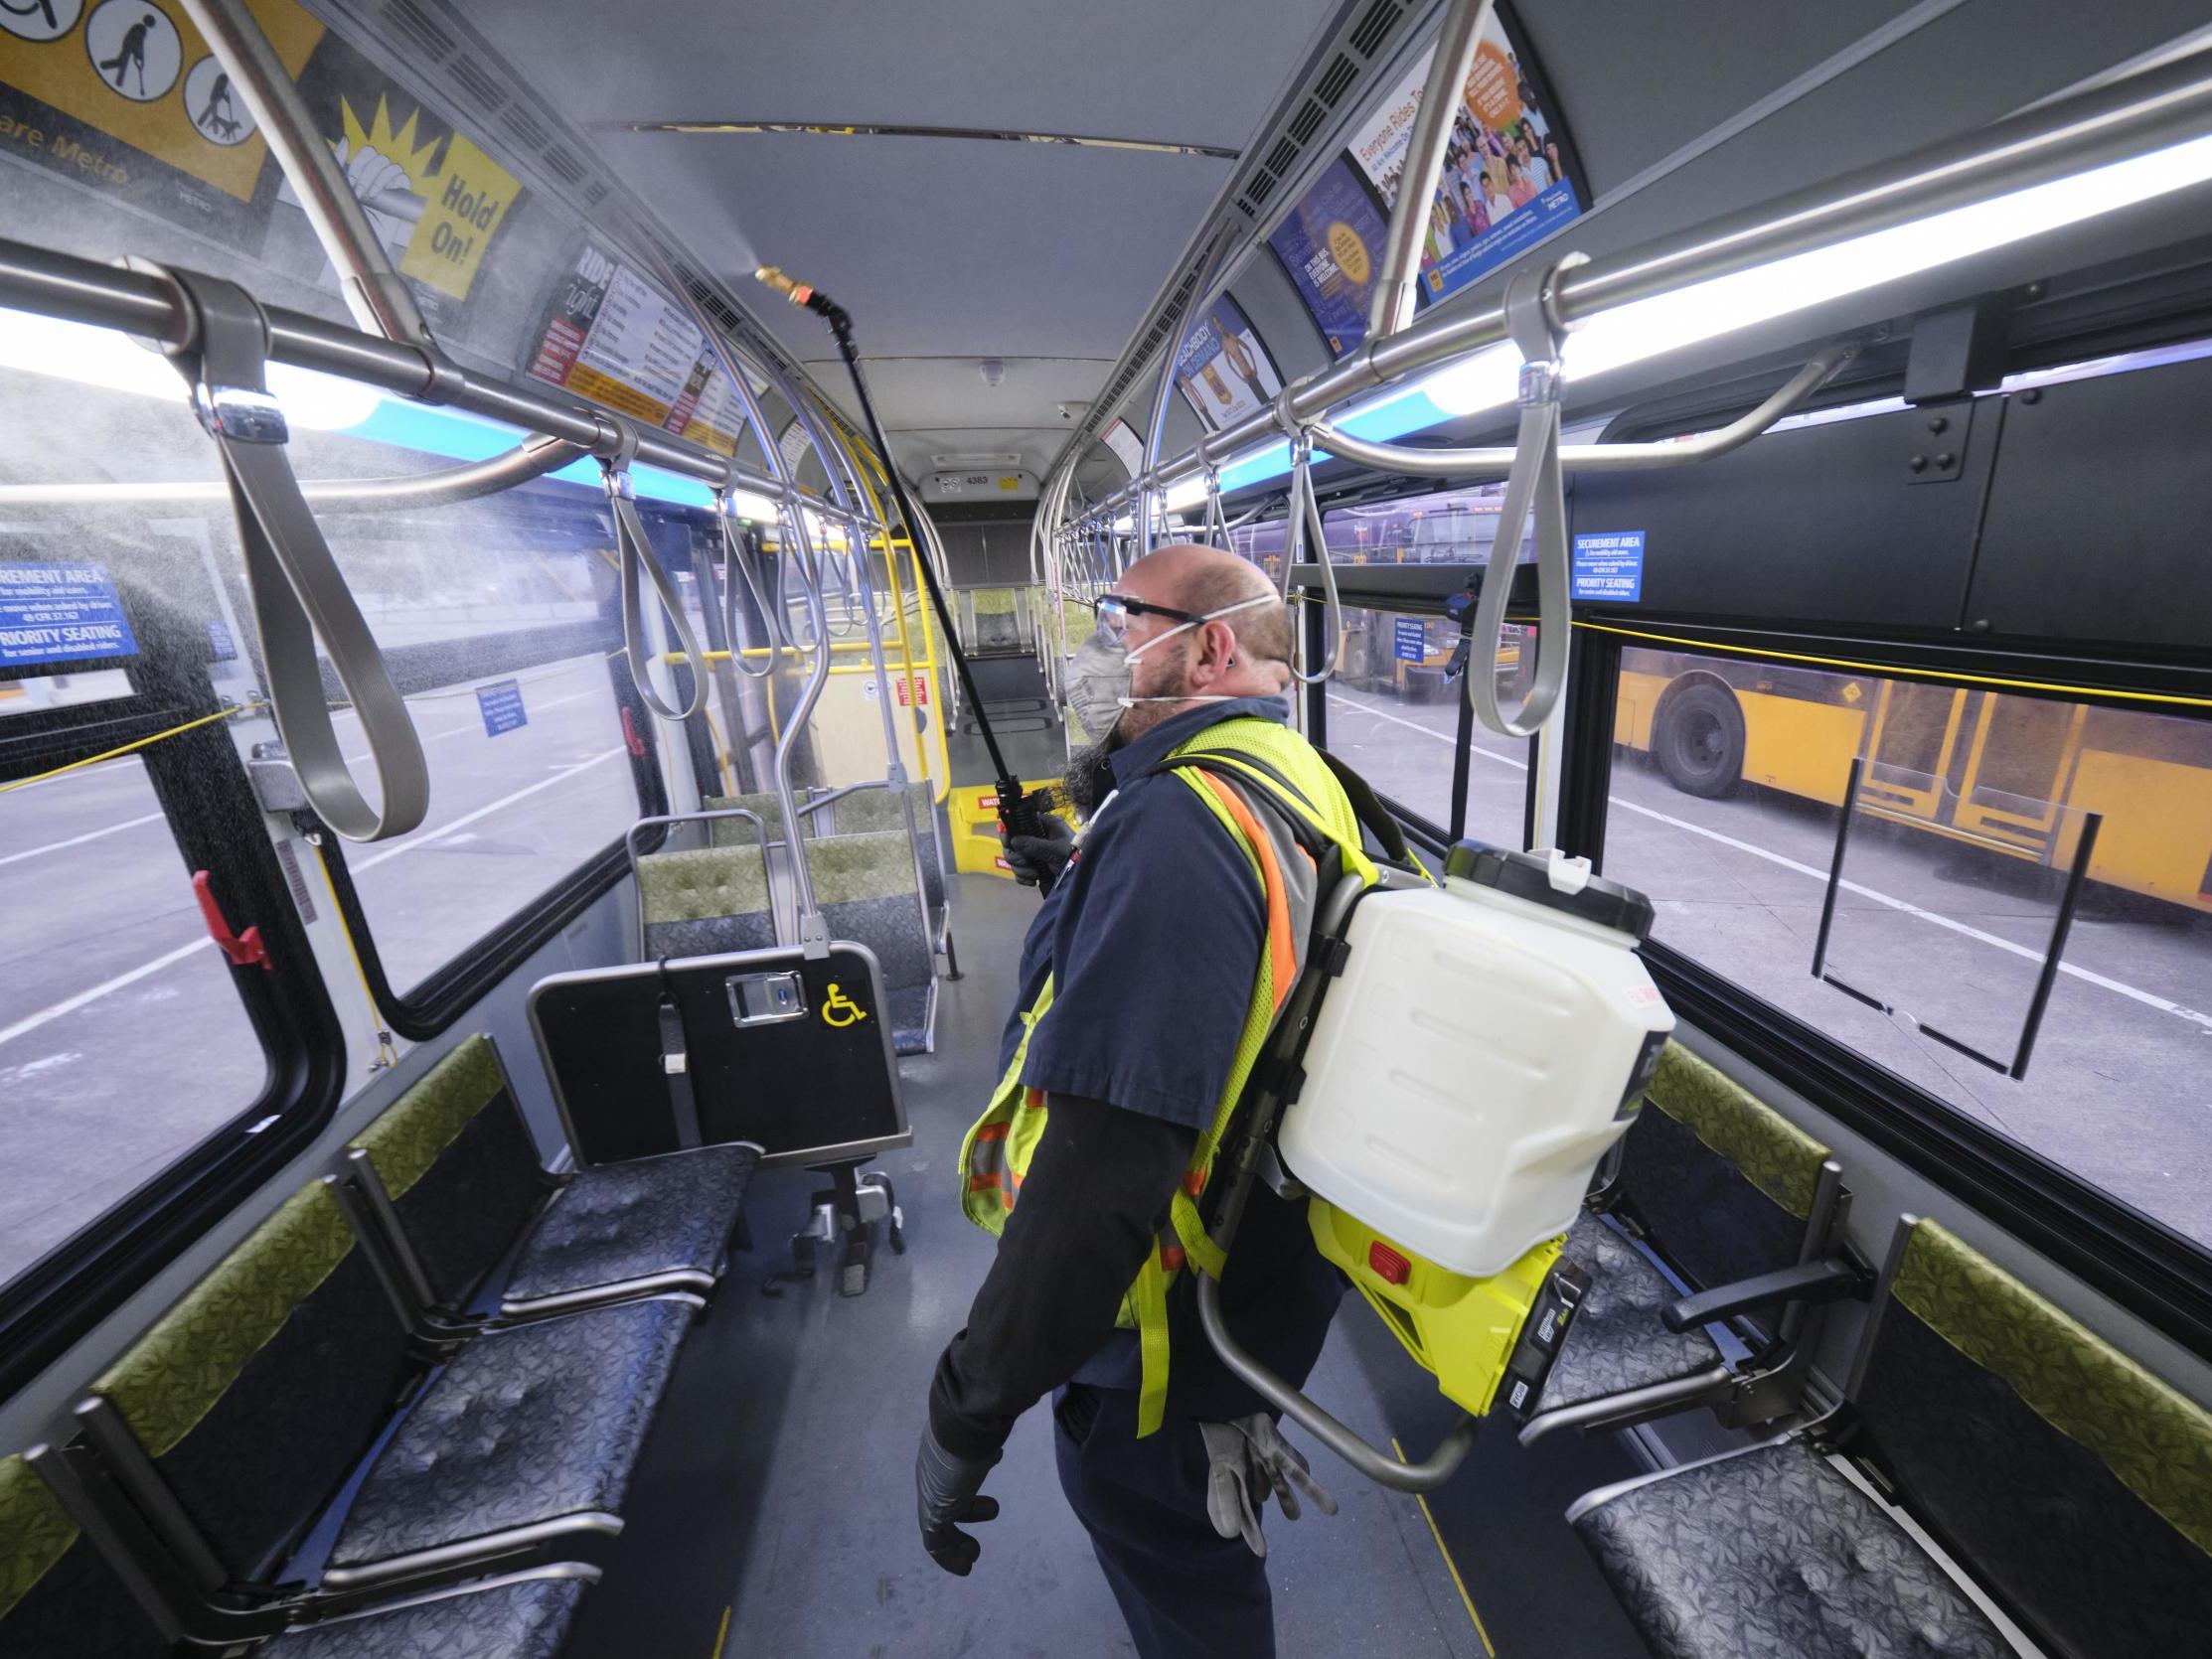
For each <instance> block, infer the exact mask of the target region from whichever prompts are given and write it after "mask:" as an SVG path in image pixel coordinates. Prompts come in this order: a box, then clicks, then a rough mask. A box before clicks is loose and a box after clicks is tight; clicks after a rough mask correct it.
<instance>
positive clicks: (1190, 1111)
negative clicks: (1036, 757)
mask: <svg viewBox="0 0 2212 1659" xmlns="http://www.w3.org/2000/svg"><path fill="white" fill-rule="evenodd" d="M1253 715H1257V716H1259V717H1260V718H1261V719H1265V720H1272V721H1274V722H1275V723H1276V724H1277V725H1281V724H1282V723H1283V722H1284V721H1285V720H1287V719H1288V718H1289V716H1290V710H1289V708H1288V707H1287V706H1286V705H1285V704H1284V702H1283V700H1282V699H1281V698H1280V697H1238V698H1236V699H1234V700H1233V701H1229V702H1211V703H1202V704H1200V705H1199V706H1198V707H1196V708H1192V709H1186V710H1185V711H1184V712H1183V713H1181V714H1177V715H1175V716H1173V717H1172V718H1170V719H1167V720H1163V721H1162V722H1161V723H1160V724H1159V725H1157V726H1155V727H1153V729H1152V730H1151V731H1148V732H1146V733H1145V735H1144V736H1142V737H1140V738H1138V739H1137V741H1136V742H1134V743H1132V744H1130V745H1129V746H1128V747H1127V748H1124V749H1117V750H1116V751H1115V752H1114V753H1113V754H1112V755H1110V756H1108V757H1107V764H1108V765H1109V766H1110V767H1111V768H1112V770H1113V776H1114V794H1113V796H1112V797H1111V799H1110V800H1109V801H1108V802H1107V803H1106V804H1105V805H1104V806H1103V807H1102V808H1101V810H1100V811H1099V812H1098V813H1097V814H1096V815H1095V816H1094V818H1093V820H1092V823H1091V824H1090V826H1089V828H1088V829H1086V830H1085V831H1084V834H1083V843H1082V846H1081V847H1080V848H1079V849H1078V850H1077V852H1076V854H1075V856H1074V857H1073V858H1072V859H1071V860H1070V861H1069V863H1068V865H1067V868H1066V870H1065V871H1064V872H1063V873H1062V874H1061V876H1060V879H1059V881H1058V882H1057V883H1056V884H1055V885H1054V886H1053V888H1052V891H1051V892H1050V893H1049V894H1047V895H1046V897H1045V900H1044V904H1043V907H1042V909H1040V910H1039V911H1038V913H1037V918H1036V920H1035V921H1034V922H1032V923H1030V924H1029V932H1028V937H1027V939H1025V940H1024V941H1023V945H1022V980H1021V982H1022V993H1021V999H1020V1001H1019V1002H1018V1003H1017V1004H1016V1010H1017V1011H1016V1013H1015V1015H1014V1017H1013V1018H1012V1019H1010V1020H1009V1021H1008V1022H1007V1028H1006V1032H1005V1035H1004V1036H1003V1037H1002V1038H1001V1039H1000V1048H999V1070H1000V1072H1001V1074H1002V1075H1003V1074H1004V1073H1005V1071H1006V1068H1007V1067H1008V1066H1009V1065H1011V1064H1012V1063H1013V1061H1014V1051H1015V1049H1016V1048H1017V1047H1018V1046H1019V1045H1020V1043H1021V1041H1022V1011H1023V1010H1026V1009H1027V1008H1028V1007H1029V1006H1030V1005H1031V1004H1032V1003H1033V1002H1035V1000H1036V998H1037V993H1038V992H1039V991H1041V990H1042V989H1043V988H1044V977H1045V975H1046V974H1047V973H1050V974H1051V975H1052V978H1053V994H1052V1007H1051V1011H1050V1012H1048V1013H1047V1014H1046V1015H1045V1017H1044V1019H1043V1021H1042V1023H1040V1024H1039V1025H1038V1026H1037V1028H1036V1034H1035V1035H1034V1036H1033V1037H1031V1038H1030V1040H1029V1054H1028V1059H1027V1063H1026V1064H1025V1065H1024V1066H1023V1068H1022V1081H1023V1082H1024V1083H1025V1084H1027V1086H1028V1087H1029V1088H1031V1089H1043V1090H1046V1091H1048V1092H1052V1093H1057V1094H1063V1095H1082V1096H1084V1097H1086V1098H1087V1099H1090V1100H1098V1101H1110V1102H1111V1103H1112V1104H1114V1105H1115V1106H1118V1107H1120V1108H1122V1109H1123V1110H1124V1111H1128V1112H1142V1113H1145V1114H1146V1115H1148V1116H1150V1117H1154V1118H1164V1119H1166V1120H1167V1121H1168V1122H1170V1123H1172V1124H1182V1125H1185V1126H1186V1127H1188V1128H1190V1129H1194V1130H1198V1131H1205V1130H1209V1129H1211V1128H1212V1127H1213V1114H1214V1111H1215V1109H1216V1108H1217V1107H1218V1106H1219V1105H1220V1104H1221V1091H1222V1089H1223V1088H1225V1087H1226V1086H1227V1084H1228V1081H1229V1068H1230V1066H1231V1065H1232V1064H1233V1063H1234V1061H1235V1058H1236V1043H1237V1038H1238V1037H1240V1036H1242V1035H1243V1032H1244V1015H1245V1012H1246V1010H1247V1009H1248V1007H1249V1006H1250V1004H1251V1000H1252V981H1253V980H1254V978H1255V977H1256V976H1257V975H1258V973H1259V966H1260V952H1261V950H1262V949H1263V948H1264V947H1265V945H1266V942H1267V903H1266V899H1265V898H1264V897H1263V896H1262V894H1261V892H1260V889H1259V884H1258V883H1257V882H1255V881H1254V880H1253V879H1252V866H1251V865H1250V864H1249V863H1247V862H1246V861H1245V857H1244V854H1243V853H1242V851H1240V850H1239V849H1238V847H1237V844H1236V841H1235V840H1234V839H1233V838H1232V837H1231V836H1229V835H1228V834H1226V833H1225V832H1224V831H1223V830H1222V829H1221V822H1220V820H1219V819H1217V818H1215V817H1214V816H1213V814H1212V813H1211V812H1210V811H1209V810H1208V809H1207V808H1206V806H1205V804H1204V803H1203V802H1202V801H1200V800H1199V799H1198V797H1197V796H1196V794H1195V793H1193V792H1192V790H1191V788H1190V786H1189V785H1188V784H1187V783H1185V782H1184V781H1183V780H1182V779H1181V778H1179V777H1175V776H1172V775H1170V774H1167V773H1160V774H1158V775H1156V776H1153V777H1146V776H1145V774H1146V773H1147V772H1149V771H1150V770H1151V769H1152V768H1153V767H1155V766H1157V765H1159V764H1160V762H1162V761H1164V760H1166V759H1167V758H1168V756H1169V754H1170V753H1171V752H1172V751H1173V750H1175V749H1178V748H1180V747H1182V746H1183V745H1184V744H1185V743H1187V742H1189V741H1190V739H1191V738H1193V737H1195V736H1197V735H1198V733H1200V732H1201V731H1203V730H1205V728H1206V727H1208V726H1212V725H1218V724H1219V723H1220V722H1222V721H1223V720H1234V719H1240V718H1245V717H1249V716H1253Z"/></svg>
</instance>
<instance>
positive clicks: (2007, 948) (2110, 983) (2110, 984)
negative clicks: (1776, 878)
mask: <svg viewBox="0 0 2212 1659" xmlns="http://www.w3.org/2000/svg"><path fill="white" fill-rule="evenodd" d="M1329 700H1330V701H1331V702H1334V703H1338V704H1341V705H1342V706H1343V707H1345V708H1351V709H1356V710H1358V711H1359V712H1360V713H1362V714H1372V715H1373V716H1374V717H1375V718H1376V719H1378V720H1388V721H1389V722H1390V723H1391V724H1393V725H1399V726H1404V727H1405V728H1406V729H1407V730H1409V731H1417V732H1421V733H1422V734H1424V735H1425V736H1429V737H1434V738H1436V739H1437V740H1438V741H1440V742H1444V743H1450V742H1453V741H1454V739H1453V738H1452V737H1449V736H1446V735H1445V734H1444V733H1442V732H1439V731H1435V730H1432V729H1431V728H1429V727H1428V726H1423V725H1417V724H1415V723H1414V722H1413V721H1411V720H1407V719H1403V718H1401V717H1400V716H1398V715H1395V714H1385V713H1384V712H1383V711H1382V710H1381V709H1379V708H1368V707H1367V706H1366V705H1365V704H1363V703H1356V702H1353V701H1351V700H1350V699H1349V698H1346V697H1340V696H1337V695H1334V694H1332V695H1331V697H1330V699H1329ZM1475 753H1476V754H1478V755H1481V756H1482V757H1483V758H1484V759H1486V760H1495V761H1497V762H1499V763H1500V764H1501V765H1504V766H1513V767H1518V768H1519V769H1520V770H1522V771H1524V772H1525V771H1526V770H1527V769H1528V768H1527V765H1526V763H1525V762H1522V761H1515V760H1507V759H1506V758H1505V757H1504V756H1503V755H1494V754H1489V753H1488V752H1486V751H1485V750H1483V749H1481V748H1477V749H1476V750H1475ZM1606 800H1607V801H1609V802H1610V803H1611V804H1612V805H1614V806H1616V807H1620V808H1624V809H1625V810H1627V811H1629V812H1632V813H1640V814H1642V815H1643V816H1644V817H1646V818H1649V819H1656V820H1657V821H1658V822H1659V823H1660V824H1663V825H1666V826H1667V827H1669V828H1670V829H1682V830H1686V831H1688V832H1689V833H1690V834H1692V835H1702V836H1704V837H1705V839H1707V840H1709V841H1718V842H1719V843H1720V844H1721V845H1722V846H1727V847H1733V848H1735V850H1737V851H1738V852H1748V853H1750V854H1751V855H1752V856H1753V857H1754V858H1764V859H1765V860H1766V861H1767V862H1768V863H1770V864H1776V865H1779V866H1781V867H1782V868H1783V869H1786V870H1795V871H1797V873H1798V874H1800V875H1802V876H1806V877H1809V878H1810V879H1812V880H1814V881H1817V882H1819V883H1820V884H1821V885H1822V886H1825V885H1826V884H1827V879H1828V872H1827V871H1826V870H1823V869H1819V868H1817V867H1816V866H1814V865H1812V864H1807V863H1803V862H1801V861H1800V860H1798V859H1796V858H1791V857H1786V856H1785V855H1784V854H1782V853H1779V852H1770V851H1769V850H1768V849H1767V848H1765V847H1763V846H1755V845H1753V844H1752V843H1751V842H1750V841H1745V840H1738V839H1737V838H1736V837H1735V836H1734V835H1724V834H1722V833H1721V832H1720V831H1719V830H1718V829H1706V828H1705V827H1704V826H1703V825H1701V824H1691V823H1690V822H1689V821H1688V820H1687V819H1679V818H1675V817H1672V816H1671V815H1669V814H1667V813H1662V812H1659V811H1657V810H1655V809H1653V808H1651V807H1645V806H1640V805H1639V804H1638V803H1636V802H1634V801H1624V800H1623V799H1622V798H1621V797H1620V796H1618V795H1609V796H1607V797H1606ZM1838 885H1839V886H1840V887H1842V889H1843V890H1844V891H1845V892H1849V893H1856V894H1857V895H1858V896H1859V897H1860V898H1863V899H1872V900H1873V901H1874V902H1875V903H1876V904H1880V905H1886V906H1888V907H1889V908H1890V909H1891V910H1895V911H1897V912H1899V913H1900V914H1902V915H1906V916H1913V917H1917V918H1919V919H1920V920H1921V921H1923V922H1928V923H1931V924H1932V925H1934V926H1936V927H1939V928H1945V929H1948V930H1949V931H1951V932H1952V933H1956V934H1961V935H1964V936H1965V937H1966V938H1968V939H1972V940H1975V941H1977V942H1978V943H1980V944H1983V945H1988V946H1992V947H1994V948H1995V949H1997V950H1999V951H2004V952H2008V953H2009V954H2011V955H2012V956H2016V957H2024V958H2026V959H2027V960H2028V961H2029V962H2041V961H2042V960H2043V953H2042V952H2041V951H2036V950H2031V949H2030V948H2029V947H2027V946H2025V945H2016V944H2014V943H2013V942H2012V941H2011V940H2009V939H2004V938H2000V937H1999V936H1998V935H1996V934H1993V933H1984V932H1982V930H1981V929H1979V928H1976V927H1969V926H1968V925H1967V924H1966V923H1965V922H1960V921H1955V920H1953V919H1952V918H1951V917H1949V916H1945V915H1943V914H1941V913H1940V912H1938V911H1934V910H1925V909H1923V908H1922V907H1921V906H1919V905H1917V904H1912V903H1910V902H1908V901H1907V900H1904V899H1900V898H1896V897H1894V896H1892V895H1891V894H1888V893H1885V892H1882V891H1881V890H1880V889H1879V888H1874V887H1869V886H1867V885H1866V884H1865V883H1863V882H1859V881H1851V880H1844V881H1842V882H1840V883H1838ZM2058 971H2059V972H2060V973H2061V974H2066V975H2070V976H2071V977H2072V978H2074V979H2077V980H2082V981H2084V982H2085V983H2087V984H2093V985H2097V986H2099V987H2100V988H2102V989H2105V990H2109V991H2113V992H2115V993H2116V994H2118V995H2121V996H2125V997H2127V998H2129V999H2130V1000H2131V1001H2134V1002H2140V1003H2141V1004H2142V1005H2143V1006H2144V1007H2146V1008H2155V1009H2157V1010H2158V1011H2159V1012H2160V1013H2162V1014H2171V1015H2173V1017H2174V1018H2176V1019H2185V1020H2187V1021H2189V1023H2190V1024H2192V1025H2200V1026H2202V1027H2204V1028H2205V1029H2206V1030H2208V1031H2212V1014H2208V1013H2204V1012H2201V1011H2200V1010H2198V1009H2196V1008H2191V1007H2188V1006H2186V1005H2185V1004H2183V1003H2180V1002H2176V1001H2174V1000H2172V998H2170V997H2165V996H2160V995H2158V994H2157V993H2156V992H2155V991H2148V990H2143V989H2141V988H2139V987H2138V986H2135V985H2132V984H2129V983H2128V982H2127V981H2125V980H2115V979H2113V978H2111V977H2110V976H2108V975H2104V974H2100V973H2098V972H2097V971H2096V970H2094V969H2090V968H2079V967H2076V966H2075V965H2074V964H2073V963H2070V962H2061V963H2060V964H2059V965H2058Z"/></svg>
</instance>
